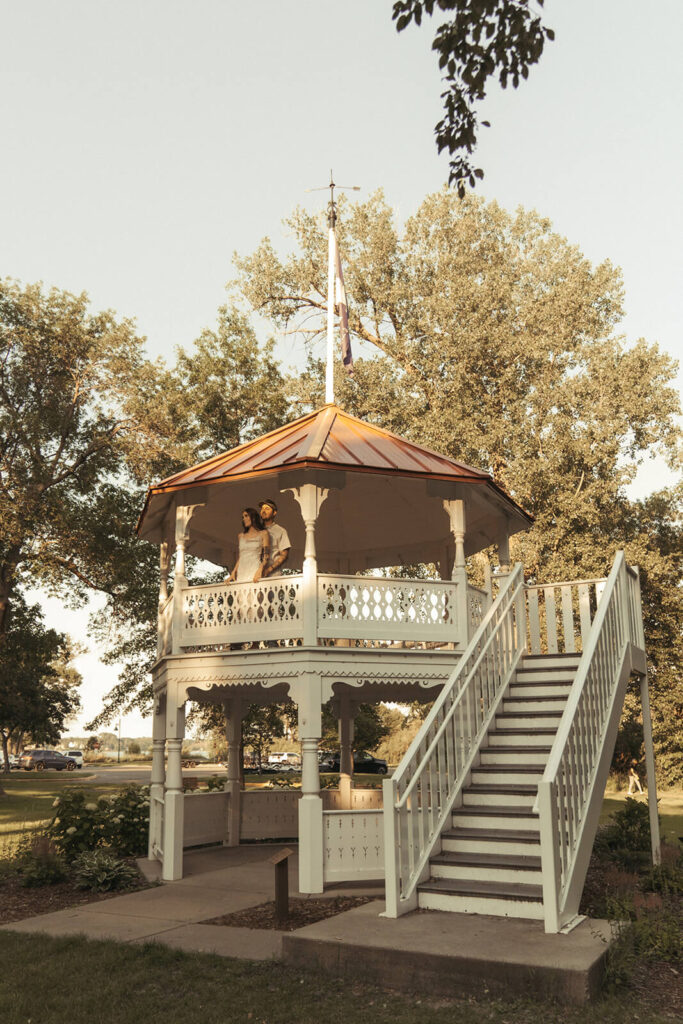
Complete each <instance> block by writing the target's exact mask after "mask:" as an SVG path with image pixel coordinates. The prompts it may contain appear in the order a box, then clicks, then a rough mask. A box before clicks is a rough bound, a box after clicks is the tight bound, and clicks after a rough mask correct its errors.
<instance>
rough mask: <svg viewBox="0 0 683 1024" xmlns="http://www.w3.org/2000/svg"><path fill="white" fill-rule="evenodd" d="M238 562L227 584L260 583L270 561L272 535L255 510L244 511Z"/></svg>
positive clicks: (239, 537) (239, 539) (246, 509)
mask: <svg viewBox="0 0 683 1024" xmlns="http://www.w3.org/2000/svg"><path fill="white" fill-rule="evenodd" d="M237 547H238V553H237V561H236V562H235V568H234V569H233V570H232V572H231V573H230V575H229V576H228V579H227V581H226V582H228V583H233V582H234V583H258V581H259V580H260V579H261V577H262V576H263V575H264V574H265V570H266V567H267V566H268V563H269V561H270V533H269V532H268V530H266V529H265V527H264V524H263V522H262V521H261V517H260V515H259V514H258V512H257V511H256V509H255V508H245V509H243V510H242V532H241V533H240V534H239V536H238V538H237Z"/></svg>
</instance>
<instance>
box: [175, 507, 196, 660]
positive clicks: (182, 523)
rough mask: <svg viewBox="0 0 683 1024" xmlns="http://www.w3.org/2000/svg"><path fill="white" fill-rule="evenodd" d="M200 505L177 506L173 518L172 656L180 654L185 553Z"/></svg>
mask: <svg viewBox="0 0 683 1024" xmlns="http://www.w3.org/2000/svg"><path fill="white" fill-rule="evenodd" d="M201 507H202V506H201V505H178V507H177V509H176V518H175V544H176V553H175V573H174V576H173V648H172V651H173V654H180V647H181V644H180V633H181V630H182V628H183V614H184V613H183V590H184V589H185V588H186V587H187V576H186V575H185V551H186V548H187V545H188V542H189V540H190V520H191V519H192V516H193V515H194V510H195V509H196V508H201Z"/></svg>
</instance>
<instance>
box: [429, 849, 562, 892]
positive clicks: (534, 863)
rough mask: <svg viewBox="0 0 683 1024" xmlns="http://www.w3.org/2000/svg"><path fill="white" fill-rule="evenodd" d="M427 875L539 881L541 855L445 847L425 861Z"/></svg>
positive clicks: (531, 882)
mask: <svg viewBox="0 0 683 1024" xmlns="http://www.w3.org/2000/svg"><path fill="white" fill-rule="evenodd" d="M429 867H430V874H431V878H433V879H436V878H452V879H455V880H457V881H478V882H514V883H522V884H531V885H541V884H542V881H543V878H542V875H541V858H540V856H539V857H519V856H515V855H514V854H509V853H508V854H500V853H471V852H470V853H463V852H456V853H453V852H451V851H448V850H445V851H443V852H442V853H440V854H438V855H437V856H435V857H431V858H430V861H429Z"/></svg>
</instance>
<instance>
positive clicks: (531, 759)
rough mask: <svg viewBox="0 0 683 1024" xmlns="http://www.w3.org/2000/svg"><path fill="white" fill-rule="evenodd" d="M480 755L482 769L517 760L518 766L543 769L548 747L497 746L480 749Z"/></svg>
mask: <svg viewBox="0 0 683 1024" xmlns="http://www.w3.org/2000/svg"><path fill="white" fill-rule="evenodd" d="M480 753H481V766H482V767H483V766H484V765H498V764H511V763H515V762H516V761H517V759H519V762H520V764H524V765H529V766H530V765H534V766H535V765H540V766H541V767H542V768H543V767H545V765H546V763H547V760H548V755H549V754H550V746H547V747H541V746H533V747H528V746H523V745H522V744H519V745H517V746H507V745H503V744H499V745H497V746H493V747H491V746H489V747H482V748H481V751H480Z"/></svg>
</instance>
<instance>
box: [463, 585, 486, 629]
mask: <svg viewBox="0 0 683 1024" xmlns="http://www.w3.org/2000/svg"><path fill="white" fill-rule="evenodd" d="M490 606H491V601H490V598H489V593H488V591H487V590H482V589H481V587H473V586H472V584H471V583H468V584H467V614H468V617H469V626H470V629H469V634H468V635H469V636H474V634H475V633H476V631H477V630H478V629H479V627H480V626H481V623H482V620H483V618H484V616H485V615H486V612H487V611H488V609H489V608H490Z"/></svg>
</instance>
